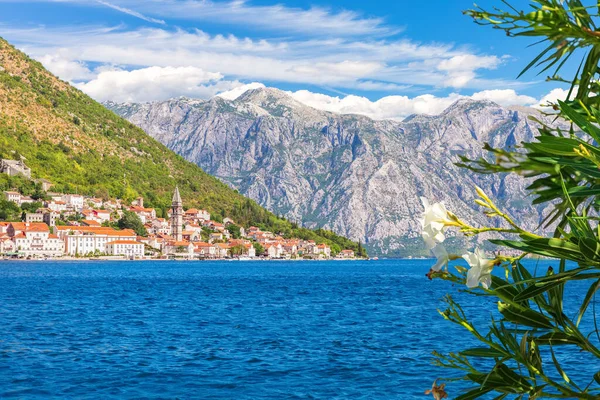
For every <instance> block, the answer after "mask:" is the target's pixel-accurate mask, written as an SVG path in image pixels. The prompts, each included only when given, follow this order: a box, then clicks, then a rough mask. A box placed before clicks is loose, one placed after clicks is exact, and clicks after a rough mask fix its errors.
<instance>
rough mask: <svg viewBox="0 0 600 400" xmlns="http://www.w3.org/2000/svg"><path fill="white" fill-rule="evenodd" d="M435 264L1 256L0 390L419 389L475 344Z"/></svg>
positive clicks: (348, 393) (318, 392)
mask: <svg viewBox="0 0 600 400" xmlns="http://www.w3.org/2000/svg"><path fill="white" fill-rule="evenodd" d="M430 263H431V262H430V261H427V260H418V261H417V260H401V261H399V260H396V261H392V260H383V261H377V262H375V261H366V262H350V261H348V262H336V261H332V262H174V261H166V262H164V261H163V262H154V261H147V262H0V398H13V397H14V398H43V399H47V398H103V399H107V398H231V399H255V398H284V399H285V398H320V399H330V398H363V399H371V398H399V399H413V398H415V399H416V398H419V399H421V398H424V395H423V391H424V390H425V389H427V388H428V386H430V385H431V381H432V380H433V379H434V378H435V377H437V376H448V375H449V372H448V371H445V370H440V369H438V368H437V367H434V366H432V364H431V355H430V354H431V351H432V350H434V349H437V350H440V351H451V350H454V349H458V348H461V347H462V348H464V347H465V346H468V345H470V344H471V345H474V344H475V343H473V342H472V341H471V338H470V337H469V336H468V335H466V334H465V332H464V331H463V330H460V329H459V328H457V327H455V326H452V325H451V324H450V323H448V322H446V321H444V320H443V319H442V318H441V317H440V316H439V314H438V312H437V308H440V307H443V304H442V303H441V301H440V300H441V298H442V297H443V296H444V295H445V294H446V293H448V292H450V293H455V292H457V289H458V288H456V287H452V286H451V285H450V284H449V283H447V282H443V281H429V280H427V279H426V278H425V277H424V274H425V273H426V272H427V270H428V269H429V265H430ZM463 304H464V305H465V306H466V307H465V308H466V311H467V312H469V313H471V314H473V315H474V318H476V319H477V318H484V319H485V318H488V317H489V313H490V310H492V309H493V308H494V307H493V305H491V304H489V302H488V303H486V300H483V299H480V298H473V296H469V297H468V298H464V299H463ZM481 309H483V313H481V312H478V310H481ZM457 388H458V386H456V387H455V389H457Z"/></svg>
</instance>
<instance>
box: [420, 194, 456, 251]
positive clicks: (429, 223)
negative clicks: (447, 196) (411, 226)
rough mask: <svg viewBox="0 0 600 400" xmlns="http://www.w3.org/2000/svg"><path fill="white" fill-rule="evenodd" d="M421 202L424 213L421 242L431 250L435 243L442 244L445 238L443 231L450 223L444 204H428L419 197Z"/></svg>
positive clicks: (424, 199)
mask: <svg viewBox="0 0 600 400" xmlns="http://www.w3.org/2000/svg"><path fill="white" fill-rule="evenodd" d="M421 202H422V203H423V207H424V208H425V211H424V212H423V216H422V218H421V228H422V229H423V230H422V233H421V234H422V236H423V240H424V241H425V243H426V244H427V247H428V248H429V249H433V248H434V247H435V246H436V243H442V242H443V241H444V240H445V239H446V237H445V236H444V229H445V227H446V224H447V223H451V222H452V221H451V220H450V219H449V218H448V211H447V210H446V207H445V206H444V203H434V204H429V200H427V199H426V198H425V197H421Z"/></svg>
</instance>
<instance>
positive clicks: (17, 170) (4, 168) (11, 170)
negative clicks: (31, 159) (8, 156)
mask: <svg viewBox="0 0 600 400" xmlns="http://www.w3.org/2000/svg"><path fill="white" fill-rule="evenodd" d="M0 172H2V173H4V174H7V175H10V176H15V175H23V176H25V177H26V178H29V179H31V169H30V168H29V167H28V166H27V165H25V163H24V162H23V160H0Z"/></svg>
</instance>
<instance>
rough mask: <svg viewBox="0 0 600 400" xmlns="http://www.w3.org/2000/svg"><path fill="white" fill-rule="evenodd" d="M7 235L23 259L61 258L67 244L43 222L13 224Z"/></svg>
mask: <svg viewBox="0 0 600 400" xmlns="http://www.w3.org/2000/svg"><path fill="white" fill-rule="evenodd" d="M7 234H8V236H9V237H10V239H11V240H12V241H13V242H14V244H15V251H16V252H18V253H19V255H20V256H23V257H60V256H62V255H63V252H64V248H65V243H64V242H63V241H62V240H61V239H60V238H59V237H58V236H56V235H54V234H51V233H50V227H49V226H48V225H46V224H45V223H43V222H34V223H28V222H13V223H11V224H10V225H9V226H8V229H7Z"/></svg>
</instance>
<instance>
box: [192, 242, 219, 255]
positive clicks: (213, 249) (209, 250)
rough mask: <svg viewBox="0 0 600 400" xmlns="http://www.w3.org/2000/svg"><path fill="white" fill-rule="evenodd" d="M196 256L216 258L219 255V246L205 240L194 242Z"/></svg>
mask: <svg viewBox="0 0 600 400" xmlns="http://www.w3.org/2000/svg"><path fill="white" fill-rule="evenodd" d="M194 246H195V250H194V252H195V253H196V256H198V257H200V258H215V257H216V256H217V246H216V245H214V244H210V243H205V242H196V243H194Z"/></svg>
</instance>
